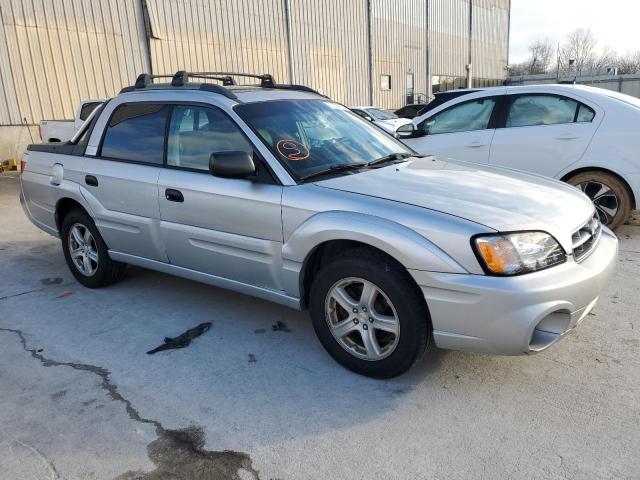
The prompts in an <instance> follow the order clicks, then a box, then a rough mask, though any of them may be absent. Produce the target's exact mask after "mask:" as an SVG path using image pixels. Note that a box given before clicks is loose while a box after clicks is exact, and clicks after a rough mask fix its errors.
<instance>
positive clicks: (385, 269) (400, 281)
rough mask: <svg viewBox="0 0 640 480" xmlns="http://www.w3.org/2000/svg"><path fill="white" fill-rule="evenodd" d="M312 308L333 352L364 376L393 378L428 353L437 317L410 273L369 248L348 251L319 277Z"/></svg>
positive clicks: (323, 340)
mask: <svg viewBox="0 0 640 480" xmlns="http://www.w3.org/2000/svg"><path fill="white" fill-rule="evenodd" d="M309 308H310V313H311V319H312V321H313V327H314V329H315V331H316V334H317V335H318V338H319V339H320V342H321V343H322V345H323V346H324V348H325V349H326V350H327V352H328V353H329V354H330V355H331V356H332V357H333V358H334V359H335V360H336V361H337V362H338V363H340V364H341V365H343V366H344V367H346V368H348V369H349V370H352V371H354V372H356V373H359V374H361V375H365V376H368V377H373V378H391V377H396V376H398V375H401V374H402V373H404V372H405V371H407V370H408V369H409V368H410V367H411V365H413V363H414V362H415V361H416V359H417V358H418V357H419V356H420V355H421V354H422V353H424V352H425V350H426V349H427V345H428V342H429V339H430V338H431V321H430V318H429V312H428V310H427V306H426V304H425V300H424V297H423V295H422V293H421V291H420V289H419V288H418V286H417V285H416V284H415V282H414V281H413V279H412V278H411V276H410V275H409V274H408V273H407V271H406V270H405V269H404V268H403V267H402V266H401V265H400V264H398V263H397V262H396V261H395V260H393V259H392V258H391V257H388V256H387V255H385V254H383V253H381V252H378V251H376V250H373V249H368V248H356V249H351V250H347V251H345V252H344V253H343V254H340V255H338V256H336V257H335V258H334V259H332V260H331V261H330V262H329V263H327V264H326V265H324V266H323V267H322V268H321V269H320V271H319V272H318V273H317V275H316V277H315V278H314V281H313V285H312V287H311V295H310V302H309Z"/></svg>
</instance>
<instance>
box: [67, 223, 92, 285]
mask: <svg viewBox="0 0 640 480" xmlns="http://www.w3.org/2000/svg"><path fill="white" fill-rule="evenodd" d="M69 255H70V256H71V261H72V262H73V265H74V266H75V267H76V268H77V269H78V271H79V272H80V273H82V274H83V275H85V276H87V277H91V276H92V275H93V274H95V273H96V270H98V258H99V256H98V247H97V245H96V241H95V239H94V238H93V235H91V231H90V230H89V229H88V228H87V227H86V226H84V225H82V224H81V223H74V224H73V225H72V226H71V229H70V230H69Z"/></svg>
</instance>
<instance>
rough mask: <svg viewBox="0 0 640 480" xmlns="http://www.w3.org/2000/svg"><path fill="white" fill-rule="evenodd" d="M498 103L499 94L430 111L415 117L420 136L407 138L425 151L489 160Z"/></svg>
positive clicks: (466, 159) (411, 144)
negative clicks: (494, 114)
mask: <svg viewBox="0 0 640 480" xmlns="http://www.w3.org/2000/svg"><path fill="white" fill-rule="evenodd" d="M496 103H497V97H489V98H478V99H475V100H470V101H466V102H463V103H458V104H456V105H453V106H451V107H449V108H445V109H444V110H440V111H437V112H436V113H431V112H429V113H427V114H425V115H424V116H421V117H419V118H417V119H414V121H413V122H414V124H415V125H416V129H417V136H416V137H414V138H409V139H406V140H403V142H404V143H406V144H407V145H408V146H409V147H411V148H413V149H414V150H416V151H417V152H418V153H421V154H423V155H437V156H440V157H444V158H452V159H455V160H464V161H468V162H474V163H488V161H489V152H490V150H491V141H492V139H493V134H494V132H495V130H494V129H493V128H492V126H493V125H492V117H493V111H494V109H495V106H496Z"/></svg>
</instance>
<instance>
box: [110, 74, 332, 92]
mask: <svg viewBox="0 0 640 480" xmlns="http://www.w3.org/2000/svg"><path fill="white" fill-rule="evenodd" d="M190 77H192V78H203V79H207V80H217V81H220V82H222V85H217V84H210V83H203V84H202V85H201V86H200V87H199V88H200V90H208V91H210V92H215V93H219V94H221V95H224V96H225V97H228V98H232V99H237V98H238V97H237V96H236V95H235V94H234V93H233V92H231V91H230V90H228V89H226V88H225V87H229V86H234V85H237V83H236V81H235V80H234V78H233V77H246V78H256V79H258V80H260V85H259V86H260V87H261V88H275V89H280V90H299V91H302V92H310V93H315V94H317V95H322V94H321V93H320V92H318V91H316V90H314V89H313V88H310V87H307V86H305V85H294V84H292V85H289V84H281V83H276V82H275V80H274V79H273V76H272V75H271V74H270V73H264V74H262V75H259V74H255V73H242V72H187V71H186V70H178V71H177V72H176V73H174V74H173V75H170V74H161V75H150V74H148V73H142V74H140V75H138V78H137V79H136V83H135V85H134V86H132V87H125V88H123V89H122V90H121V91H120V93H125V92H131V91H134V90H138V89H143V88H146V87H148V86H150V85H151V84H153V80H154V79H156V78H171V86H172V87H183V86H185V85H187V84H188V83H189V78H190ZM322 96H325V95H322Z"/></svg>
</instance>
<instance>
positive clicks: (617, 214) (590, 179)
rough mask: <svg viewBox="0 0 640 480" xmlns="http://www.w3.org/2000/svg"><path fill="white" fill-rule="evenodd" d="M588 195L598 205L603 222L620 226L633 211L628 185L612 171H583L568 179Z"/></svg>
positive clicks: (613, 227) (614, 226) (613, 226)
mask: <svg viewBox="0 0 640 480" xmlns="http://www.w3.org/2000/svg"><path fill="white" fill-rule="evenodd" d="M567 183H569V184H571V185H574V186H576V187H578V188H579V189H580V190H582V191H583V192H584V194H585V195H587V196H588V197H589V198H590V199H591V201H592V202H593V205H594V206H595V207H596V211H597V212H598V216H599V217H600V221H601V222H602V224H604V225H606V226H607V227H609V228H610V229H612V230H613V229H615V228H618V227H619V226H620V225H622V223H623V222H624V221H625V220H626V219H627V218H628V217H629V213H630V212H631V194H630V193H629V189H628V188H627V186H626V185H625V184H624V183H623V182H622V181H621V180H620V179H619V178H618V177H616V176H614V175H611V174H610V173H606V172H600V171H592V172H583V173H579V174H578V175H574V176H573V177H571V178H569V179H568V180H567Z"/></svg>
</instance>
